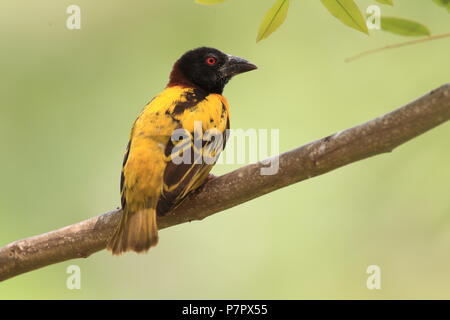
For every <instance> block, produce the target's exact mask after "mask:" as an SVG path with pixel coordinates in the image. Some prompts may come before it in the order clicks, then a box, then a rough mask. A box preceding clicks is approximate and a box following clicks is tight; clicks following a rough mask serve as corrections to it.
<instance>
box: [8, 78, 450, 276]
mask: <svg viewBox="0 0 450 320" xmlns="http://www.w3.org/2000/svg"><path fill="white" fill-rule="evenodd" d="M449 119H450V83H449V84H446V85H444V86H442V87H440V88H438V89H436V90H433V91H432V92H430V93H428V94H426V95H425V96H423V97H421V98H419V99H417V100H416V101H413V102H411V103H409V104H407V105H406V106H404V107H402V108H399V109H397V110H395V111H393V112H391V113H388V114H386V115H384V116H382V117H379V118H376V119H374V120H371V121H369V122H366V123H364V124H361V125H359V126H356V127H353V128H351V129H347V130H345V131H342V132H338V133H336V134H333V135H331V136H329V137H326V138H323V139H320V140H317V141H314V142H311V143H309V144H307V145H304V146H302V147H299V148H297V149H295V150H291V151H288V152H286V153H283V154H281V155H280V156H279V171H278V173H277V174H275V175H261V174H260V169H261V168H262V167H264V166H265V165H264V164H262V163H261V162H258V163H255V164H251V165H248V166H245V167H242V168H240V169H238V170H235V171H233V172H230V173H228V174H225V175H223V176H221V177H218V178H216V179H213V180H210V181H208V182H207V183H206V185H205V186H204V187H203V188H201V190H200V191H199V192H196V193H195V194H193V195H191V196H189V198H188V199H186V201H185V202H183V204H182V205H181V206H180V207H178V208H177V209H176V210H175V211H174V212H172V213H171V214H168V215H167V216H165V217H162V218H158V225H159V229H163V228H168V227H171V226H174V225H177V224H180V223H184V222H188V221H192V220H202V219H204V218H206V217H208V216H210V215H212V214H214V213H216V212H219V211H222V210H225V209H228V208H231V207H234V206H237V205H239V204H241V203H243V202H246V201H250V200H252V199H254V198H257V197H259V196H262V195H264V194H266V193H269V192H272V191H274V190H277V189H280V188H283V187H286V186H288V185H291V184H293V183H296V182H299V181H302V180H305V179H308V178H311V177H314V176H317V175H320V174H323V173H326V172H329V171H331V170H334V169H337V168H340V167H342V166H345V165H347V164H349V163H352V162H355V161H358V160H361V159H364V158H368V157H371V156H374V155H377V154H380V153H384V152H390V151H392V150H393V149H394V148H395V147H397V146H399V145H401V144H403V143H404V142H406V141H408V140H410V139H412V138H414V137H416V136H418V135H420V134H422V133H424V132H425V131H427V130H430V129H432V128H434V127H436V126H438V125H440V124H441V123H444V122H446V121H447V120H449ZM120 214H121V212H120V210H116V211H112V212H109V213H106V214H103V215H100V216H97V217H94V218H91V219H88V220H85V221H82V222H79V223H76V224H73V225H71V226H68V227H65V228H62V229H59V230H55V231H51V232H49V233H45V234H42V235H38V236H34V237H31V238H27V239H24V240H19V241H15V242H13V243H11V244H9V245H7V246H5V247H3V248H1V249H0V281H2V280H5V279H8V278H11V277H14V276H16V275H19V274H22V273H25V272H28V271H31V270H35V269H38V268H41V267H44V266H47V265H51V264H54V263H58V262H62V261H66V260H69V259H75V258H80V257H84V258H86V257H88V256H89V255H91V254H92V253H94V252H97V251H100V250H102V249H104V248H105V247H106V243H107V241H108V239H109V237H110V235H111V234H112V232H113V230H114V229H115V227H116V225H117V223H118V222H119V218H120Z"/></svg>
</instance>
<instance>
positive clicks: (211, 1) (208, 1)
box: [195, 0, 226, 5]
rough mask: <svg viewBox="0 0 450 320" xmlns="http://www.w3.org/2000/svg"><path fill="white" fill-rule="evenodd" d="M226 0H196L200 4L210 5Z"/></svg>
mask: <svg viewBox="0 0 450 320" xmlns="http://www.w3.org/2000/svg"><path fill="white" fill-rule="evenodd" d="M225 1H226V0H195V2H196V3H199V4H206V5H209V4H218V3H222V2H225Z"/></svg>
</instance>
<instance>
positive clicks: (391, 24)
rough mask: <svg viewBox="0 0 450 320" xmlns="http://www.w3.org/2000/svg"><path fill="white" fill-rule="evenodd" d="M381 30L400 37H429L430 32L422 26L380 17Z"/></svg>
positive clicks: (411, 22) (399, 19) (416, 23)
mask: <svg viewBox="0 0 450 320" xmlns="http://www.w3.org/2000/svg"><path fill="white" fill-rule="evenodd" d="M381 29H383V30H385V31H388V32H392V33H395V34H400V35H402V36H411V37H420V36H429V35H430V30H428V28H427V27H426V26H424V25H423V24H420V23H418V22H415V21H411V20H406V19H401V18H394V17H381Z"/></svg>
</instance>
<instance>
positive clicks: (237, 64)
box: [220, 55, 258, 78]
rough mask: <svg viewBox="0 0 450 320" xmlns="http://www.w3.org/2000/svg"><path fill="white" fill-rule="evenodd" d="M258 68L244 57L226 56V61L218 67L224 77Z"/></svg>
mask: <svg viewBox="0 0 450 320" xmlns="http://www.w3.org/2000/svg"><path fill="white" fill-rule="evenodd" d="M255 69H258V68H257V67H256V66H255V65H254V64H253V63H250V62H248V61H247V60H245V59H242V58H239V57H235V56H230V55H229V56H228V61H227V62H225V64H224V65H223V66H222V67H221V68H220V72H221V73H222V75H223V77H224V78H231V77H233V76H235V75H237V74H240V73H244V72H248V71H252V70H255Z"/></svg>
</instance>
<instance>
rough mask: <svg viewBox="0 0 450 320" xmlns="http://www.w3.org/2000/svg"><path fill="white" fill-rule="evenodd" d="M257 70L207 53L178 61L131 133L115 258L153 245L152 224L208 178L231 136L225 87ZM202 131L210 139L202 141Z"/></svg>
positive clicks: (235, 59) (232, 58)
mask: <svg viewBox="0 0 450 320" xmlns="http://www.w3.org/2000/svg"><path fill="white" fill-rule="evenodd" d="M255 69H257V67H256V66H255V65H254V64H253V63H250V62H249V61H247V60H245V59H243V58H240V57H237V56H233V55H229V54H226V53H224V52H222V51H220V50H218V49H215V48H211V47H199V48H196V49H193V50H189V51H187V52H186V53H184V54H183V55H182V56H181V57H180V58H179V59H178V60H177V61H176V62H175V64H174V65H173V67H172V71H171V73H170V76H169V82H168V84H167V86H166V87H165V88H164V90H163V91H162V92H161V93H160V94H158V95H157V96H155V97H154V98H153V99H152V100H151V101H150V102H149V103H148V104H147V105H146V106H145V107H144V109H143V110H142V112H141V113H140V115H139V116H138V118H137V119H136V121H135V122H134V124H133V126H132V129H131V133H130V138H129V142H128V145H127V148H126V151H125V156H124V160H123V165H122V172H121V178H120V194H121V206H122V207H121V217H120V222H119V223H118V226H117V228H116V230H115V231H114V233H113V234H112V237H111V239H110V240H109V242H108V243H107V249H108V250H109V251H111V252H112V254H113V255H121V254H122V253H125V252H128V251H134V252H137V253H145V252H147V251H148V250H149V249H150V248H152V247H154V246H156V245H157V243H158V227H157V217H162V216H164V215H166V214H167V213H169V212H172V211H173V210H174V209H175V208H176V207H177V206H179V205H180V204H181V203H182V202H183V200H184V199H186V197H187V196H188V195H189V194H191V193H192V192H194V191H195V190H198V189H199V188H200V187H201V186H202V185H203V184H204V183H205V181H207V180H208V179H209V178H210V177H211V176H212V175H211V174H210V171H211V169H212V167H213V165H214V164H215V161H216V160H217V157H218V155H219V154H220V152H221V151H222V149H223V148H224V146H225V144H226V140H227V138H228V132H229V129H230V116H229V113H230V106H229V104H228V101H227V99H226V98H225V97H224V96H223V95H222V93H223V90H224V87H225V85H226V84H227V83H228V82H229V80H230V79H231V78H232V77H234V76H235V75H238V74H241V73H244V72H248V71H252V70H255ZM207 132H213V134H211V137H212V136H214V138H211V137H210V138H209V139H208V138H205V137H204V135H205V134H206V133H207ZM175 133H176V134H175ZM202 134H203V136H202ZM199 135H200V139H199V138H198V136H199ZM219 135H220V136H219ZM199 140H200V141H199ZM198 142H199V143H198ZM219 144H220V146H218V145H219ZM206 160H209V161H206Z"/></svg>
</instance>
